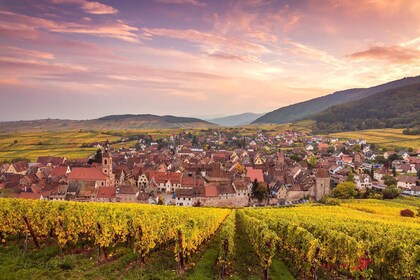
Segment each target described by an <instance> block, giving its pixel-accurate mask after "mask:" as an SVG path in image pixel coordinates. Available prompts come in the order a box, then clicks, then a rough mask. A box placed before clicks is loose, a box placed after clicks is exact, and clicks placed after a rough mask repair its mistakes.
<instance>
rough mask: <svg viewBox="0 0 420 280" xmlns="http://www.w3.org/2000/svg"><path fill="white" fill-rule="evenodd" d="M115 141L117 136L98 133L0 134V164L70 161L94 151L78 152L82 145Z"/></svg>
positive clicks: (84, 150)
mask: <svg viewBox="0 0 420 280" xmlns="http://www.w3.org/2000/svg"><path fill="white" fill-rule="evenodd" d="M107 139H108V140H109V141H117V140H119V139H120V137H118V136H113V135H109V134H103V133H100V132H78V131H59V132H28V133H14V134H10V133H7V134H4V133H3V134H0V161H3V160H11V159H14V158H29V159H30V160H32V161H33V160H36V159H37V158H38V156H47V155H50V156H66V157H68V158H70V159H74V158H85V157H87V156H89V155H91V154H93V153H94V152H95V151H96V149H95V148H81V145H82V144H83V143H88V144H89V143H95V142H99V141H106V140H107Z"/></svg>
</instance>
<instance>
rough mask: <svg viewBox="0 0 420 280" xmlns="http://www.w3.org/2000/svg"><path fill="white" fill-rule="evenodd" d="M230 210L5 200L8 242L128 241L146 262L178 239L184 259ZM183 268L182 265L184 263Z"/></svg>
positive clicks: (1, 221) (1, 225) (102, 244)
mask: <svg viewBox="0 0 420 280" xmlns="http://www.w3.org/2000/svg"><path fill="white" fill-rule="evenodd" d="M229 212H230V210H226V209H200V208H179V207H159V206H151V205H138V204H103V203H77V202H52V201H28V200H20V199H0V235H1V239H2V240H3V242H5V241H6V240H7V238H8V237H13V236H17V235H22V234H23V235H27V236H31V237H32V238H33V240H34V242H35V243H36V244H37V246H39V242H38V241H39V240H42V239H46V238H53V239H55V240H56V242H57V244H58V245H59V246H60V248H63V247H64V246H66V245H73V246H74V245H76V244H78V242H87V243H90V244H94V245H95V246H98V248H100V249H102V251H103V253H104V257H105V258H106V257H107V253H106V249H107V248H109V247H115V246H116V245H118V244H124V245H126V246H130V247H131V248H133V250H134V251H135V252H137V253H138V254H139V256H140V258H141V260H142V261H144V257H145V256H147V255H148V254H149V253H150V251H152V250H153V249H155V248H156V247H158V246H162V245H166V244H169V243H175V244H176V246H175V252H176V258H177V259H178V261H179V258H182V259H185V258H187V257H188V256H189V255H191V254H192V253H194V252H195V251H196V250H197V248H198V246H199V245H200V244H201V243H202V242H204V241H205V240H207V239H209V238H210V236H211V235H213V234H214V232H215V231H216V230H217V228H218V227H219V225H220V224H221V223H222V222H223V220H224V219H225V217H226V216H227V215H228V214H229ZM182 266H183V265H182Z"/></svg>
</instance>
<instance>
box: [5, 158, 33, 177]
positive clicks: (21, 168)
mask: <svg viewBox="0 0 420 280" xmlns="http://www.w3.org/2000/svg"><path fill="white" fill-rule="evenodd" d="M28 169H29V164H28V163H27V162H26V161H19V162H15V163H12V164H10V165H9V167H8V168H7V170H6V173H12V174H20V175H25V174H26V172H27V171H28Z"/></svg>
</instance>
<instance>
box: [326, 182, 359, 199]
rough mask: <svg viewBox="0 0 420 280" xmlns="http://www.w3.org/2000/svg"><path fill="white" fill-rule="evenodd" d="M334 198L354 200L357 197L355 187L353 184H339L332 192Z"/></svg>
mask: <svg viewBox="0 0 420 280" xmlns="http://www.w3.org/2000/svg"><path fill="white" fill-rule="evenodd" d="M332 195H333V196H334V197H336V198H343V199H347V198H354V197H355V196H356V195H357V190H356V185H355V184H354V183H353V182H344V183H340V184H338V185H337V187H335V188H334V189H333V191H332Z"/></svg>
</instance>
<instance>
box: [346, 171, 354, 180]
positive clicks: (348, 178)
mask: <svg viewBox="0 0 420 280" xmlns="http://www.w3.org/2000/svg"><path fill="white" fill-rule="evenodd" d="M346 181H347V182H354V173H353V171H351V170H350V171H349V173H348V174H347V180H346Z"/></svg>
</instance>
